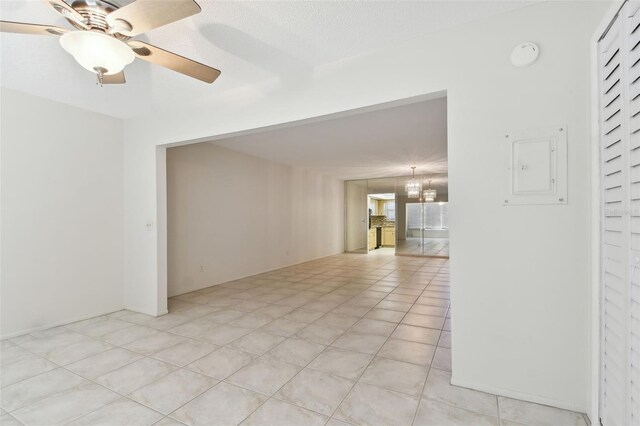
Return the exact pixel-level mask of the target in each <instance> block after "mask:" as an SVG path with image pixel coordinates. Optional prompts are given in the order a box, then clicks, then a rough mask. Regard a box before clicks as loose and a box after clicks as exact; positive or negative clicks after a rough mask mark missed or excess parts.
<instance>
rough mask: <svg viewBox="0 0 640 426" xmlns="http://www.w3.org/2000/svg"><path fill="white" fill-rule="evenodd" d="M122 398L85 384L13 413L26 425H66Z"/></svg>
mask: <svg viewBox="0 0 640 426" xmlns="http://www.w3.org/2000/svg"><path fill="white" fill-rule="evenodd" d="M119 397H120V396H119V395H118V394H117V393H115V392H112V391H110V390H108V389H106V388H104V387H102V386H99V385H97V384H95V383H83V384H80V385H78V386H75V387H73V388H71V389H67V390H66V391H64V392H61V393H58V394H55V395H53V396H50V397H49V398H45V399H42V400H40V401H37V402H35V403H33V404H30V405H28V406H26V407H23V408H21V409H19V410H16V411H14V412H12V413H11V415H12V416H13V417H15V418H16V419H18V420H19V421H20V422H21V423H23V424H25V425H52V424H61V423H66V422H69V421H71V420H74V419H76V418H78V417H82V416H84V415H86V414H89V413H91V412H92V411H95V410H97V409H99V408H101V407H103V406H105V405H107V404H109V403H111V402H113V401H115V400H116V399H118V398H119Z"/></svg>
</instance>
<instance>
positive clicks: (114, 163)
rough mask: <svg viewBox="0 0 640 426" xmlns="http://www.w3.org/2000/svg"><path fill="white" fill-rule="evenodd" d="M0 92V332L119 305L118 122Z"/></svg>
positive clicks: (82, 316)
mask: <svg viewBox="0 0 640 426" xmlns="http://www.w3.org/2000/svg"><path fill="white" fill-rule="evenodd" d="M0 95H1V101H0V106H1V115H0V122H1V126H2V127H1V131H0V138H1V150H2V159H1V187H0V189H1V193H2V194H1V195H2V198H1V224H0V225H1V229H2V255H1V263H2V272H1V276H0V281H1V284H0V287H1V289H0V298H1V310H2V316H1V319H2V321H1V322H2V328H1V334H2V337H8V336H12V335H17V334H22V333H23V332H25V331H28V330H32V329H36V328H40V327H46V326H53V325H58V324H62V323H67V322H71V321H75V320H79V319H85V318H88V317H91V316H96V315H100V314H104V313H107V312H113V311H115V310H118V309H122V307H123V288H122V222H123V201H122V194H123V192H122V123H121V122H120V121H119V120H116V119H113V118H109V117H106V116H102V115H99V114H96V113H92V112H87V111H83V110H80V109H77V108H73V107H69V106H66V105H63V104H60V103H56V102H51V101H48V100H44V99H41V98H37V97H34V96H31V95H26V94H22V93H18V92H15V91H11V90H7V89H2V91H1V92H0Z"/></svg>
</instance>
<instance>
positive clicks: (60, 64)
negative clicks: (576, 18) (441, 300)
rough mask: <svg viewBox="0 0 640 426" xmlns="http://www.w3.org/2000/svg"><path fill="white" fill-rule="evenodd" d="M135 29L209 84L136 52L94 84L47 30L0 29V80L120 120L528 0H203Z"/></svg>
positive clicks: (300, 73)
mask: <svg viewBox="0 0 640 426" xmlns="http://www.w3.org/2000/svg"><path fill="white" fill-rule="evenodd" d="M198 2H199V4H200V5H201V7H202V12H201V13H200V14H198V15H195V16H193V17H191V18H188V19H184V20H182V21H179V22H176V23H173V24H170V25H167V26H165V27H161V28H158V29H155V30H153V31H151V32H149V33H147V34H146V35H144V36H142V37H139V38H140V39H143V40H147V41H149V42H150V43H152V44H155V45H158V46H160V47H162V48H165V49H167V50H171V51H173V52H176V53H179V54H181V55H183V56H187V57H189V58H192V59H195V60H197V61H200V62H203V63H206V64H209V65H211V66H214V67H216V68H219V69H220V70H221V71H222V76H221V77H220V78H219V79H218V80H217V81H216V82H215V83H214V84H213V85H206V84H205V83H201V82H199V81H196V80H192V79H190V78H187V77H184V76H182V75H180V74H177V73H173V72H171V71H168V70H165V69H163V68H161V67H158V66H152V65H150V64H148V63H145V62H143V61H140V60H136V61H135V62H134V63H133V64H131V65H129V66H128V67H127V68H126V70H125V71H126V76H127V84H126V85H122V86H105V87H102V88H100V87H98V86H96V85H95V78H94V76H93V75H92V74H91V73H90V72H88V71H86V70H84V69H83V68H82V67H80V66H79V65H78V64H76V63H75V61H74V60H73V58H72V57H71V56H70V55H68V54H67V53H66V52H64V51H63V50H62V48H61V47H60V46H59V43H58V40H57V37H53V36H52V37H48V36H28V35H21V34H2V36H1V37H0V43H1V45H2V49H1V57H0V59H1V66H0V71H1V73H0V84H1V85H2V86H5V87H8V88H12V89H15V90H20V91H23V92H27V93H31V94H34V95H38V96H42V97H45V98H49V99H53V100H56V101H60V102H63V103H67V104H71V105H75V106H78V107H81V108H85V109H89V110H93V111H97V112H101V113H104V114H108V115H112V116H115V117H120V118H131V117H135V116H138V115H144V114H149V113H153V112H155V111H160V110H167V109H175V108H180V107H181V106H188V105H189V104H190V103H192V102H195V101H196V100H198V99H204V98H208V97H212V96H213V97H222V96H223V94H227V92H229V91H234V90H240V91H241V90H242V89H243V88H247V87H251V86H253V85H256V84H258V83H259V82H263V81H267V80H280V81H281V82H282V84H298V85H304V84H305V77H306V78H309V76H312V75H313V72H314V68H315V67H318V66H319V65H322V64H327V63H330V62H333V61H337V60H340V59H344V58H348V57H351V56H354V55H357V54H361V53H364V52H367V51H371V50H376V49H380V48H384V47H388V46H391V45H394V44H398V43H400V42H402V41H405V40H408V39H412V38H415V37H420V36H422V35H425V34H427V33H431V32H435V31H440V30H443V29H447V28H451V27H453V26H457V25H461V24H463V23H466V22H470V21H473V20H478V19H482V18H485V17H488V16H491V15H495V14H498V13H502V12H505V11H508V10H512V9H516V8H520V7H524V6H527V5H529V4H531V3H532V2H531V1H526V2H525V1H516V0H510V1H507V0H505V1H251V2H245V1H217V0H216V1H213V0H199V1H198ZM0 13H1V15H2V19H3V20H9V21H19V22H34V23H44V24H54V25H59V26H64V27H69V24H68V23H67V22H66V21H65V20H64V19H63V18H62V17H61V16H60V15H58V14H57V13H55V12H54V11H53V10H52V9H51V8H50V7H49V6H48V5H47V4H46V3H45V2H44V1H37V0H17V1H16V0H1V1H0Z"/></svg>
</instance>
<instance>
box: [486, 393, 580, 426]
mask: <svg viewBox="0 0 640 426" xmlns="http://www.w3.org/2000/svg"><path fill="white" fill-rule="evenodd" d="M498 406H499V407H500V418H501V419H504V420H510V421H513V422H517V423H522V424H526V425H531V426H534V425H535V426H538V425H540V426H556V425H563V426H569V425H571V426H585V425H586V423H585V421H584V418H583V417H582V414H580V413H575V412H573V411H567V410H561V409H559V408H554V407H548V406H546V405H540V404H534V403H531V402H525V401H520V400H517V399H511V398H504V397H501V396H500V397H498Z"/></svg>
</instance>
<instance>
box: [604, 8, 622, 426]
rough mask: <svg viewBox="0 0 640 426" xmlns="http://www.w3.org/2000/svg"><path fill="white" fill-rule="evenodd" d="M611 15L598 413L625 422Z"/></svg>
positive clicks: (618, 140) (617, 35) (615, 42)
mask: <svg viewBox="0 0 640 426" xmlns="http://www.w3.org/2000/svg"><path fill="white" fill-rule="evenodd" d="M620 23H621V20H620V17H618V18H616V22H614V24H613V26H612V27H611V28H610V30H609V32H608V33H607V35H606V36H605V37H604V38H603V39H602V40H601V41H600V44H599V50H600V76H599V78H600V108H601V111H600V124H601V126H600V131H601V135H600V141H601V154H600V158H601V163H602V164H601V172H602V194H601V195H602V198H601V199H602V200H603V202H604V205H603V209H602V232H603V235H602V243H603V247H602V254H603V262H602V275H603V276H602V290H601V293H602V294H601V296H602V299H601V300H602V314H601V319H602V321H601V335H602V354H601V355H602V366H601V381H602V382H601V395H600V406H601V414H600V415H601V418H602V422H603V424H604V425H606V426H616V425H625V424H626V422H625V412H626V403H625V394H626V386H625V377H626V368H625V363H626V360H625V358H626V357H625V352H626V342H625V340H626V339H625V333H624V331H623V329H624V328H625V327H624V317H625V309H624V304H625V302H624V299H625V296H624V295H625V293H626V292H625V286H626V283H627V281H628V272H627V269H628V261H627V257H628V253H629V239H628V238H627V235H628V229H629V226H628V225H629V223H628V222H629V218H628V214H627V211H628V201H627V200H628V196H627V191H628V185H627V184H626V182H627V181H628V172H627V169H628V167H627V166H626V163H627V160H628V155H627V151H628V150H627V146H628V143H627V142H628V140H627V139H628V138H627V137H626V133H627V132H626V129H625V124H626V120H625V114H626V99H625V98H626V96H625V90H624V87H625V80H624V74H625V73H624V58H623V57H624V43H623V42H624V38H623V37H622V34H621V31H620Z"/></svg>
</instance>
